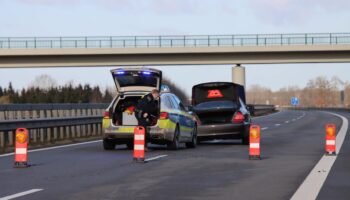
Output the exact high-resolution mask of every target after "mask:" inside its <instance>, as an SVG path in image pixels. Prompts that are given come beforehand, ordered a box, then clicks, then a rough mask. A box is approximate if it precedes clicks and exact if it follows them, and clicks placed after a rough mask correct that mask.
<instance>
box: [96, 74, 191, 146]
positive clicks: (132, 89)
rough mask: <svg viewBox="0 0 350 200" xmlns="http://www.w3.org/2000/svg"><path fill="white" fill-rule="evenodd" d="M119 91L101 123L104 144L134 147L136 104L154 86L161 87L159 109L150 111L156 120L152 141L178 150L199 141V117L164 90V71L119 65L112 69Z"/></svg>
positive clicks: (150, 127) (152, 130) (173, 95)
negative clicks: (181, 145)
mask: <svg viewBox="0 0 350 200" xmlns="http://www.w3.org/2000/svg"><path fill="white" fill-rule="evenodd" d="M111 73H112V76H113V79H114V82H115V85H116V89H117V95H116V97H115V98H114V99H113V101H112V103H111V104H110V105H109V106H108V108H107V109H106V111H105V112H104V118H103V123H102V131H103V147H104V149H105V150H113V149H115V146H116V145H118V144H126V145H127V147H128V148H129V149H132V148H133V138H134V128H135V127H136V126H137V124H138V123H137V120H136V117H135V108H136V105H137V103H138V102H139V100H140V99H141V98H142V97H143V96H144V95H146V94H148V93H150V92H151V91H152V90H153V89H158V90H160V91H161V94H160V98H159V99H160V100H159V102H158V106H159V109H157V111H156V113H151V114H152V116H154V118H153V119H154V120H153V122H152V124H151V126H149V127H148V132H149V133H150V137H151V138H150V141H148V142H150V143H153V144H166V145H167V147H168V149H172V150H176V149H178V148H179V145H180V143H185V144H186V146H187V147H188V148H194V147H196V145H197V122H196V118H195V117H194V116H193V115H191V114H189V113H188V112H187V111H186V109H185V107H184V105H183V103H182V102H181V101H180V100H179V98H178V97H177V96H176V95H175V94H173V93H171V92H170V91H164V90H169V88H167V87H164V88H163V91H162V90H161V81H162V72H161V71H159V70H156V69H149V68H125V69H124V68H119V69H114V70H111Z"/></svg>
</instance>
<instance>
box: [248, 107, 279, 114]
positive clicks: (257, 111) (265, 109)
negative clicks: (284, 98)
mask: <svg viewBox="0 0 350 200" xmlns="http://www.w3.org/2000/svg"><path fill="white" fill-rule="evenodd" d="M248 109H249V112H250V114H251V115H252V116H259V115H266V114H269V113H273V112H275V111H276V107H275V106H274V105H251V104H250V105H248Z"/></svg>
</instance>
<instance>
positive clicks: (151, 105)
mask: <svg viewBox="0 0 350 200" xmlns="http://www.w3.org/2000/svg"><path fill="white" fill-rule="evenodd" d="M135 112H136V118H137V119H142V118H143V114H145V113H148V115H149V116H148V118H150V117H151V116H157V114H158V101H157V100H155V99H154V98H153V96H152V93H149V94H147V95H145V96H144V97H143V98H142V99H141V100H140V101H139V103H138V104H137V106H136V109H135Z"/></svg>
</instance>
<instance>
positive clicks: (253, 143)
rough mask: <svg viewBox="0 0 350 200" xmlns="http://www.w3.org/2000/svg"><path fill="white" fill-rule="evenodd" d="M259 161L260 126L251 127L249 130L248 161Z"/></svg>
mask: <svg viewBox="0 0 350 200" xmlns="http://www.w3.org/2000/svg"><path fill="white" fill-rule="evenodd" d="M260 159H261V157H260V126H258V125H251V126H250V130H249V160H260Z"/></svg>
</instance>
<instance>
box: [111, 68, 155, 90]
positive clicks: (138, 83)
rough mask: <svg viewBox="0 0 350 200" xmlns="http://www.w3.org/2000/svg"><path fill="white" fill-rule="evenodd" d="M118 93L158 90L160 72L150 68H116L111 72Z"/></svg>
mask: <svg viewBox="0 0 350 200" xmlns="http://www.w3.org/2000/svg"><path fill="white" fill-rule="evenodd" d="M111 74H112V77H113V80H114V83H115V86H116V89H117V92H118V93H123V92H128V91H132V92H134V91H144V92H151V91H152V90H153V89H157V90H160V86H161V81H162V72H161V71H160V70H156V69H150V68H118V69H113V70H111Z"/></svg>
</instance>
